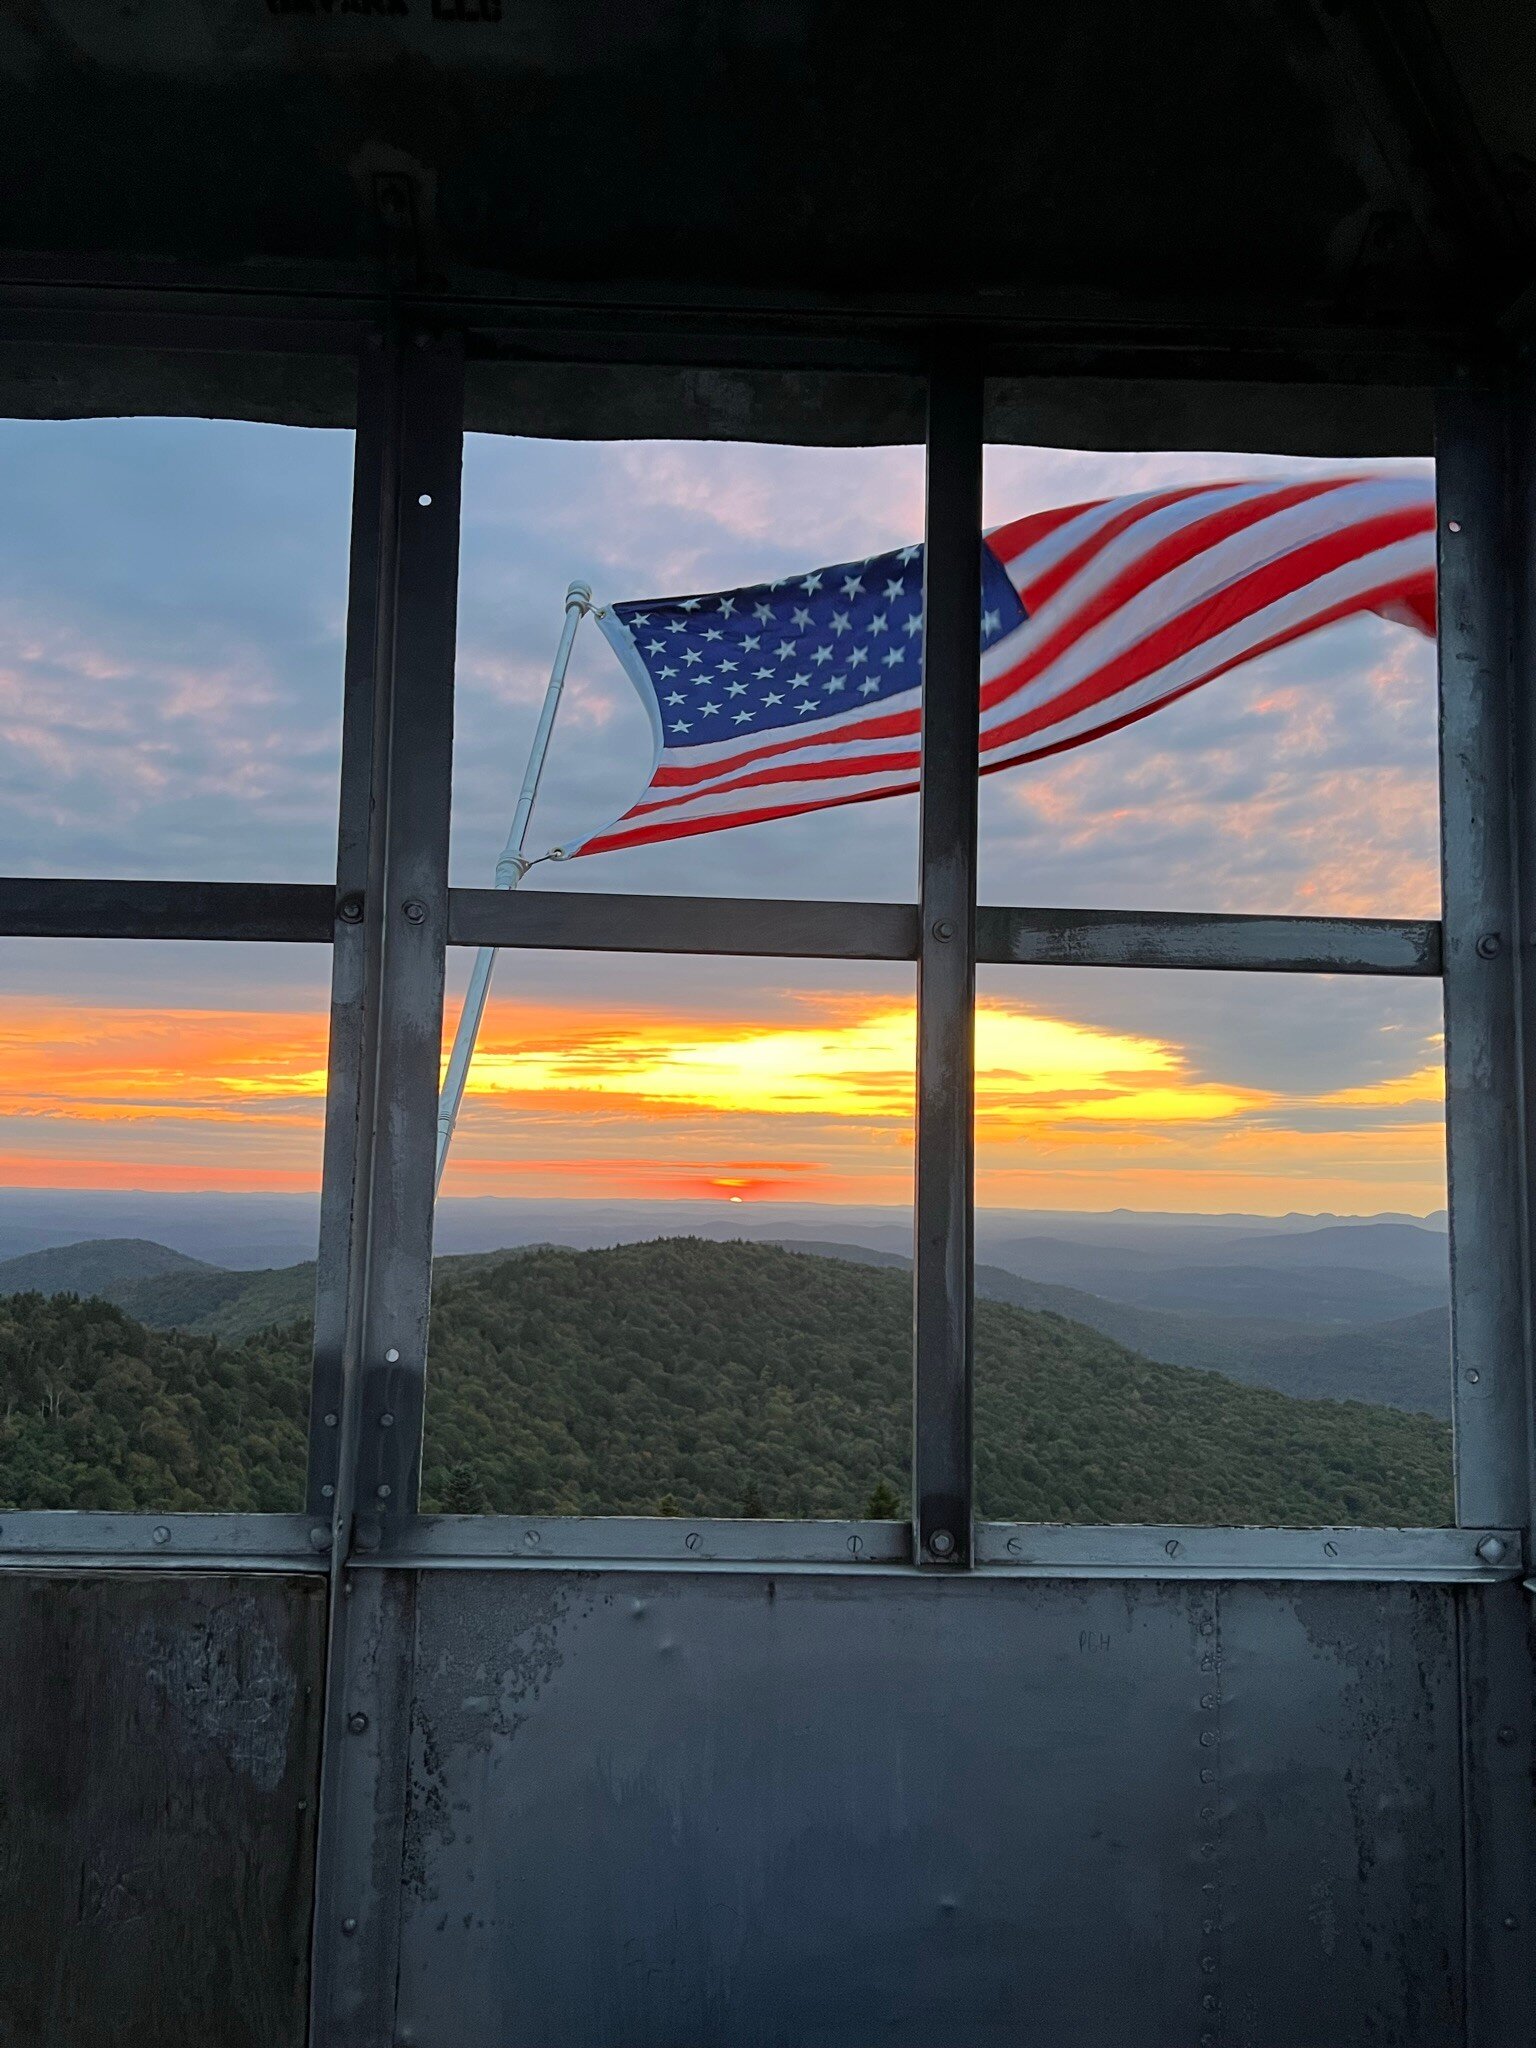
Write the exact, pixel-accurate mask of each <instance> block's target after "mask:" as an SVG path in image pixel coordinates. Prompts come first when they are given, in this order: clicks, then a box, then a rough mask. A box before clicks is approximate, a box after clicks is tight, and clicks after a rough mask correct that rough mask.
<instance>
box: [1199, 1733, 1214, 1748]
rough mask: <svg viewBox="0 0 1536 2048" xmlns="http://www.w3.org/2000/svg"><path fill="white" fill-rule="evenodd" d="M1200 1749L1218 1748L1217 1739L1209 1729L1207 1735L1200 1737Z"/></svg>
mask: <svg viewBox="0 0 1536 2048" xmlns="http://www.w3.org/2000/svg"><path fill="white" fill-rule="evenodd" d="M1200 1747H1201V1748H1202V1749H1214V1748H1215V1747H1216V1737H1215V1736H1214V1735H1213V1734H1212V1733H1211V1731H1210V1729H1209V1728H1207V1729H1206V1731H1205V1733H1204V1734H1203V1735H1202V1736H1201V1737H1200Z"/></svg>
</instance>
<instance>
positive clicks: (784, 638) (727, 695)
mask: <svg viewBox="0 0 1536 2048" xmlns="http://www.w3.org/2000/svg"><path fill="white" fill-rule="evenodd" d="M613 610H614V613H615V615H616V616H617V617H618V618H619V619H620V620H622V621H623V623H624V624H625V625H626V626H627V627H628V628H629V631H630V634H631V636H632V638H633V640H634V643H635V646H636V648H637V649H638V651H639V655H640V659H641V662H642V663H643V664H644V667H645V671H646V674H647V676H648V677H649V679H650V684H651V688H652V689H653V690H654V692H655V693H656V704H657V710H658V712H659V714H660V718H661V730H662V735H663V738H664V740H665V743H666V745H667V747H668V748H669V749H670V748H674V747H700V746H714V745H718V744H719V743H720V742H721V741H722V740H730V739H751V738H752V737H753V736H754V735H755V734H757V733H766V732H772V731H775V730H777V729H779V728H782V727H784V726H807V725H815V724H819V723H820V721H821V720H822V719H824V718H831V717H835V716H836V715H838V714H839V713H842V712H845V711H851V710H856V709H858V708H859V707H860V706H861V705H865V704H877V703H881V702H883V701H884V699H885V698H887V697H894V696H896V695H897V694H898V693H899V692H900V691H902V690H911V689H915V688H916V686H917V684H918V683H919V682H920V681H921V679H922V665H923V652H922V633H923V551H922V549H921V548H920V547H911V548H898V549H896V550H895V551H894V552H892V553H891V554H888V555H871V556H870V557H869V558H868V560H867V561H863V562H843V563H841V564H839V566H838V567H836V568H833V569H817V570H813V571H812V573H811V574H810V575H808V576H786V577H782V578H781V579H780V580H779V581H778V582H777V583H759V584H754V585H753V586H752V587H751V588H749V589H746V590H732V591H727V592H723V593H719V594H717V595H714V596H710V597H689V598H661V599H655V600H650V599H642V600H641V601H640V602H639V603H637V604H616V605H615V606H614V607H613ZM981 612H982V620H981V626H982V631H981V644H982V646H983V648H986V647H990V646H991V644H992V642H993V641H994V640H997V639H1000V638H1001V637H1002V635H1003V634H1004V633H1008V632H1011V631H1012V630H1013V628H1014V627H1015V626H1017V625H1019V624H1020V623H1021V622H1022V620H1023V618H1024V607H1023V606H1022V605H1021V604H1020V602H1019V597H1018V593H1017V591H1016V590H1015V589H1014V587H1013V585H1012V584H1011V583H1010V582H1009V581H1008V578H1007V575H1006V574H1005V573H1004V570H1003V567H1002V564H1001V563H1000V562H999V561H998V559H997V557H996V556H995V555H994V554H993V553H992V550H991V549H990V548H989V547H986V546H985V545H984V546H983V547H982V551H981Z"/></svg>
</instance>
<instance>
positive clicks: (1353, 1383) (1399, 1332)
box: [780, 1238, 1451, 1421]
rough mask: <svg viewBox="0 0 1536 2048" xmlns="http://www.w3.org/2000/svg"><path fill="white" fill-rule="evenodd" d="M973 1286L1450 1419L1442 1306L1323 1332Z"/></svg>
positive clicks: (1162, 1344) (1176, 1349)
mask: <svg viewBox="0 0 1536 2048" xmlns="http://www.w3.org/2000/svg"><path fill="white" fill-rule="evenodd" d="M780 1242H781V1243H782V1244H783V1246H784V1249H785V1250H786V1251H797V1252H806V1253H810V1254H812V1255H813V1256H816V1257H820V1258H834V1259H850V1260H852V1261H854V1262H855V1263H857V1264H861V1265H876V1266H881V1267H886V1268H899V1269H900V1270H901V1271H903V1272H910V1271H911V1268H912V1261H911V1260H910V1259H909V1258H905V1257H903V1256H902V1255H901V1254H899V1253H897V1252H875V1251H867V1250H865V1249H864V1247H862V1246H860V1245H850V1244H838V1243H834V1242H832V1241H830V1240H815V1239H807V1238H786V1239H781V1240H780ZM976 1292H977V1294H978V1295H979V1296H980V1297H981V1298H982V1299H983V1300H989V1301H1004V1302H1008V1303H1010V1304H1012V1305H1013V1306H1014V1307H1016V1308H1026V1309H1034V1310H1038V1311H1044V1312H1045V1313H1047V1314H1052V1315H1060V1316H1066V1317H1068V1318H1070V1319H1071V1320H1072V1321H1073V1322H1078V1323H1084V1324H1086V1325H1087V1326H1088V1328H1089V1329H1092V1330H1097V1331H1098V1332H1099V1333H1100V1334H1101V1335H1102V1336H1106V1337H1111V1338H1113V1339H1114V1341H1115V1342H1116V1343H1117V1344H1123V1345H1125V1347H1126V1348H1127V1349H1128V1350H1130V1351H1137V1352H1140V1354H1141V1355H1142V1356H1143V1357H1144V1358H1153V1359H1158V1360H1161V1361H1162V1362H1163V1363H1164V1364H1168V1365H1183V1366H1192V1367H1194V1368H1196V1369H1197V1370H1200V1371H1204V1372H1220V1373H1225V1374H1226V1375H1227V1377H1228V1378H1230V1379H1235V1380H1241V1381H1242V1382H1243V1383H1244V1384H1245V1385H1249V1386H1259V1387H1273V1388H1274V1389H1275V1391H1276V1392H1278V1393H1282V1394H1290V1395H1292V1396H1294V1397H1297V1398H1301V1399H1308V1400H1340V1401H1371V1402H1380V1403H1382V1404H1384V1405H1385V1406H1387V1407H1391V1408H1402V1409H1405V1410H1409V1411H1411V1412H1415V1413H1419V1414H1425V1415H1435V1416H1438V1417H1440V1418H1441V1419H1442V1420H1446V1421H1448V1420H1449V1419H1450V1413H1451V1329H1450V1315H1449V1311H1448V1310H1446V1309H1443V1308H1431V1309H1424V1310H1420V1311H1417V1312H1416V1313H1414V1314H1412V1315H1407V1316H1401V1317H1398V1318H1395V1319H1392V1320H1386V1321H1381V1322H1373V1323H1369V1324H1366V1325H1364V1326H1361V1327H1349V1328H1346V1329H1342V1330H1327V1329H1317V1328H1313V1327H1309V1326H1308V1325H1306V1324H1301V1323H1295V1324H1285V1323H1277V1322H1276V1321H1274V1320H1268V1321H1266V1320H1264V1319H1262V1318H1257V1317H1255V1318H1251V1319H1246V1320H1245V1319H1241V1318H1238V1317H1235V1316H1213V1315H1200V1314H1181V1313H1179V1312H1178V1311H1176V1310H1173V1309H1158V1308H1145V1307H1141V1306H1138V1305H1136V1304H1134V1303H1127V1302H1119V1301H1109V1300H1106V1299H1105V1298H1104V1297H1103V1296H1101V1295H1095V1294H1090V1293H1087V1292H1086V1291H1085V1290H1083V1289H1080V1288H1075V1287H1062V1286H1059V1285H1057V1284H1055V1283H1053V1282H1051V1281H1046V1280H1028V1279H1025V1278H1024V1277H1023V1276H1022V1275H1021V1274H1018V1273H1010V1272H1008V1271H1006V1270H1005V1269H1004V1268H1003V1267H1001V1266H990V1265H978V1266H977V1268H976Z"/></svg>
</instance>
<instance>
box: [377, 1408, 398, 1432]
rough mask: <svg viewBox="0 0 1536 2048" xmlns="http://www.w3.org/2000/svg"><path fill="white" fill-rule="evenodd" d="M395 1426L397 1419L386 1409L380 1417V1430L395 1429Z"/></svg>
mask: <svg viewBox="0 0 1536 2048" xmlns="http://www.w3.org/2000/svg"><path fill="white" fill-rule="evenodd" d="M394 1426H395V1418H394V1416H393V1415H391V1414H390V1412H389V1410H388V1409H387V1408H386V1409H385V1411H384V1413H383V1414H382V1415H381V1416H380V1417H379V1427H380V1429H393V1428H394Z"/></svg>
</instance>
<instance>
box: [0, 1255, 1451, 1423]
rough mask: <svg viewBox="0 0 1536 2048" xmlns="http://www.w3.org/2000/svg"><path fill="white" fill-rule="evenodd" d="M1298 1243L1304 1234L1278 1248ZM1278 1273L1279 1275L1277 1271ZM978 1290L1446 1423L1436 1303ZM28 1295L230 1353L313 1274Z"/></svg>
mask: <svg viewBox="0 0 1536 2048" xmlns="http://www.w3.org/2000/svg"><path fill="white" fill-rule="evenodd" d="M1352 1228H1353V1226H1350V1227H1345V1228H1344V1229H1343V1230H1342V1231H1341V1232H1340V1235H1341V1236H1343V1237H1346V1238H1347V1237H1348V1236H1349V1235H1350V1231H1351V1229H1352ZM1428 1234H1429V1233H1426V1235H1428ZM1301 1241H1302V1234H1300V1233H1298V1235H1297V1236H1296V1237H1293V1238H1291V1239H1289V1240H1285V1242H1289V1243H1291V1244H1298V1243H1300V1242H1301ZM778 1242H779V1243H780V1244H781V1245H782V1246H783V1248H784V1249H786V1250H789V1251H794V1252H800V1253H806V1254H812V1255H815V1256H819V1257H826V1258H838V1259H843V1260H845V1261H850V1262H852V1263H854V1264H861V1265H867V1266H874V1267H885V1268H895V1269H900V1270H903V1271H910V1269H911V1260H910V1258H908V1257H906V1256H905V1255H903V1254H901V1253H898V1252H891V1251H877V1250H872V1249H870V1248H869V1247H866V1246H862V1245H856V1244H844V1243H839V1242H835V1241H832V1240H820V1239H803V1238H790V1239H781V1240H778ZM536 1249H539V1247H533V1246H527V1245H515V1246H509V1247H507V1248H505V1249H503V1250H501V1251H494V1252H469V1253H459V1254H456V1255H453V1256H451V1257H448V1258H445V1259H439V1260H438V1261H437V1262H436V1263H437V1270H438V1272H439V1274H440V1275H442V1276H448V1275H452V1274H468V1273H471V1272H475V1271H479V1270H483V1269H487V1268H489V1267H491V1266H494V1265H496V1264H499V1263H501V1262H503V1261H505V1260H507V1259H511V1258H522V1257H526V1256H528V1255H529V1253H530V1252H531V1251H533V1250H536ZM1217 1270H1221V1269H1217ZM1226 1270H1233V1269H1226ZM1236 1270H1241V1269H1240V1268H1239V1269H1236ZM1338 1270H1341V1269H1337V1268H1336V1269H1335V1271H1338ZM1342 1270H1347V1269H1342ZM1276 1277H1277V1279H1279V1278H1280V1277H1281V1276H1280V1274H1279V1272H1278V1270H1277V1275H1276ZM976 1287H977V1292H978V1294H979V1295H980V1296H981V1297H982V1298H983V1299H986V1300H992V1301H1000V1302H1005V1303H1007V1304H1009V1305H1010V1306H1012V1307H1015V1308H1022V1309H1028V1310H1032V1311H1043V1312H1045V1313H1048V1314H1052V1315H1058V1316H1065V1317H1067V1318H1068V1319H1069V1320H1071V1321H1073V1322H1078V1323H1081V1324H1083V1325H1084V1326H1085V1327H1087V1328H1088V1329H1091V1330H1095V1331H1097V1332H1098V1333H1099V1334H1100V1335H1101V1336H1105V1337H1108V1338H1111V1339H1112V1340H1113V1341H1114V1342H1115V1343H1117V1344H1122V1345H1124V1346H1125V1347H1126V1348H1127V1349H1128V1350H1131V1351H1135V1352H1138V1353H1140V1354H1141V1356H1142V1357H1144V1358H1149V1359H1154V1360H1157V1361H1159V1362H1161V1363H1164V1364H1168V1365H1177V1366H1190V1367H1195V1368H1197V1369H1199V1370H1202V1371H1207V1372H1220V1373H1224V1374H1226V1375H1227V1376H1228V1377H1229V1378H1231V1379H1235V1380H1239V1381H1241V1382H1243V1383H1244V1384H1245V1385H1249V1386H1259V1387H1270V1388H1273V1389H1274V1390H1275V1391H1277V1392H1279V1393H1283V1394H1288V1395H1292V1396H1294V1397H1298V1398H1303V1399H1313V1400H1317V1399H1334V1400H1357V1401H1370V1402H1376V1403H1381V1404H1383V1405H1386V1406H1388V1407H1394V1408H1401V1409H1404V1410H1408V1411H1415V1412H1419V1413H1423V1414H1429V1415H1434V1416H1438V1417H1440V1418H1441V1419H1448V1418H1449V1415H1450V1400H1451V1375H1450V1328H1449V1317H1448V1314H1447V1311H1446V1310H1445V1309H1444V1308H1443V1307H1438V1306H1436V1307H1431V1308H1427V1309H1416V1310H1414V1312H1412V1313H1410V1314H1408V1315H1402V1314H1398V1315H1396V1316H1393V1317H1384V1318H1382V1319H1380V1320H1376V1321H1372V1322H1369V1323H1365V1324H1361V1325H1345V1326H1343V1327H1339V1328H1328V1327H1324V1326H1321V1325H1319V1324H1313V1323H1306V1322H1300V1321H1293V1320H1290V1319H1288V1318H1273V1317H1271V1318H1264V1317H1258V1316H1249V1317H1242V1316H1238V1315H1218V1314H1210V1313H1200V1312H1189V1311H1181V1310H1179V1309H1174V1308H1160V1307H1157V1306H1151V1305H1147V1304H1144V1303H1136V1302H1125V1301H1116V1300H1110V1299H1109V1298H1108V1297H1105V1296H1101V1295H1097V1294H1094V1293H1092V1292H1090V1291H1088V1290H1086V1289H1081V1288H1075V1287H1070V1286H1063V1285H1061V1284H1060V1283H1058V1282H1054V1281H1047V1280H1035V1279H1030V1278H1027V1277H1026V1276H1024V1275H1021V1274H1018V1273H1015V1272H1012V1271H1008V1270H1006V1269H1004V1268H1003V1267H1001V1266H996V1265H979V1266H978V1267H977V1269H976ZM33 1288H35V1289H37V1290H38V1291H40V1292H43V1293H46V1294H55V1293H75V1294H82V1295H96V1296H98V1297H99V1298H101V1299H103V1300H106V1301H110V1302H112V1303H113V1304H115V1305H116V1306H117V1307H119V1308H121V1309H123V1310H124V1311H125V1312H126V1313H127V1314H129V1315H131V1316H133V1317H135V1318H136V1319H137V1320H138V1321H140V1322H142V1323H144V1324H146V1325H147V1326H148V1327H149V1328H151V1329H159V1330H173V1329H174V1330H184V1331H187V1332H189V1333H191V1334H194V1335H199V1336H208V1337H217V1338H219V1339H220V1340H221V1341H222V1342H224V1343H226V1344H237V1343H240V1342H242V1341H243V1340H244V1339H246V1338H248V1337H251V1336H254V1335H255V1334H256V1333H257V1332H258V1331H261V1330H265V1329H270V1328H273V1327H276V1326H281V1325H285V1324H289V1323H292V1322H295V1321H297V1320H298V1319H299V1318H301V1317H307V1316H309V1315H311V1314H312V1313H313V1309H314V1290H315V1266H314V1261H313V1260H307V1261H305V1262H303V1263H302V1264H298V1265H293V1266H279V1267H272V1268H267V1269H262V1270H258V1271H255V1272H232V1271H229V1270H227V1269H225V1268H222V1267H218V1266H212V1265H208V1264H206V1263H204V1262H203V1261H200V1260H196V1259H190V1258H188V1257H186V1256H185V1254H183V1253H180V1252H175V1251H172V1250H170V1249H169V1247H167V1246H165V1245H157V1244H153V1243H150V1242H148V1241H146V1240H141V1239H90V1240H87V1241H86V1242H84V1243H82V1244H79V1245H64V1246H58V1247H56V1248H54V1249H53V1250H50V1251H47V1252H34V1253H28V1254H26V1255H25V1256H24V1257H22V1258H20V1259H13V1260H8V1261H5V1262H4V1263H0V1295H4V1294H9V1293H21V1292H25V1291H27V1290H29V1289H33ZM1285 1288H1286V1295H1285V1298H1286V1300H1287V1302H1288V1304H1291V1305H1294V1297H1295V1292H1296V1277H1295V1275H1291V1276H1290V1277H1289V1278H1288V1279H1287V1280H1286V1281H1285Z"/></svg>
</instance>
